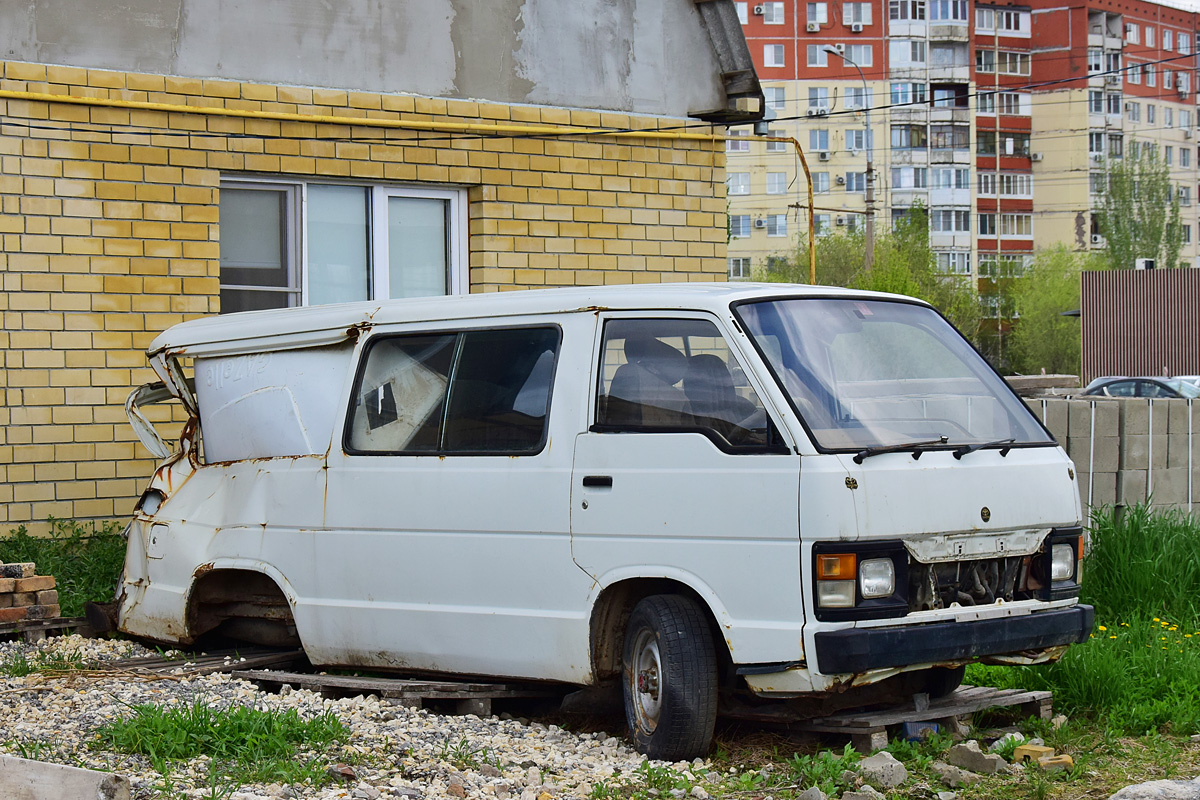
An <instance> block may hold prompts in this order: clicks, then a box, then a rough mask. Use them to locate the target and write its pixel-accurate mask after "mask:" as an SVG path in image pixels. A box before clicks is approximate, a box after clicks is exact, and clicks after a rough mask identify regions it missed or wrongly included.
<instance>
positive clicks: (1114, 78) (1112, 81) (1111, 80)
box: [1104, 75, 1121, 86]
mask: <svg viewBox="0 0 1200 800" xmlns="http://www.w3.org/2000/svg"><path fill="white" fill-rule="evenodd" d="M1104 82H1105V83H1107V84H1108V85H1110V86H1115V85H1117V84H1118V83H1120V82H1121V76H1120V75H1105V76H1104Z"/></svg>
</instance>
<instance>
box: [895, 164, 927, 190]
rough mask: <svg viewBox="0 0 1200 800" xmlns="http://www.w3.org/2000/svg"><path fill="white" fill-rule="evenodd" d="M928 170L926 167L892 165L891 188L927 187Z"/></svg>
mask: <svg viewBox="0 0 1200 800" xmlns="http://www.w3.org/2000/svg"><path fill="white" fill-rule="evenodd" d="M928 176H929V170H928V168H926V167H892V188H893V189H925V188H928Z"/></svg>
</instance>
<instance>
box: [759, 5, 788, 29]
mask: <svg viewBox="0 0 1200 800" xmlns="http://www.w3.org/2000/svg"><path fill="white" fill-rule="evenodd" d="M756 5H757V4H756ZM762 10H763V15H762V16H763V24H764V25H782V24H783V23H784V22H786V21H787V20H786V19H784V16H783V3H782V2H767V3H763V4H762Z"/></svg>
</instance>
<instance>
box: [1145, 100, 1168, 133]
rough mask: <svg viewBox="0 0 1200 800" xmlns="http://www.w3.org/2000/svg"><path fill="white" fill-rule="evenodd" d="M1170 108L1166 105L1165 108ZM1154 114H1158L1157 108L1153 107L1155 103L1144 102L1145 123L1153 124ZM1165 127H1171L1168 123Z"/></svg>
mask: <svg viewBox="0 0 1200 800" xmlns="http://www.w3.org/2000/svg"><path fill="white" fill-rule="evenodd" d="M1170 110H1171V109H1170V108H1169V107H1168V108H1167V111H1170ZM1156 116H1158V114H1157V110H1156V108H1155V105H1154V103H1146V124H1147V125H1153V124H1154V118H1155V117H1156ZM1167 127H1168V128H1169V127H1171V126H1170V125H1168V126H1167Z"/></svg>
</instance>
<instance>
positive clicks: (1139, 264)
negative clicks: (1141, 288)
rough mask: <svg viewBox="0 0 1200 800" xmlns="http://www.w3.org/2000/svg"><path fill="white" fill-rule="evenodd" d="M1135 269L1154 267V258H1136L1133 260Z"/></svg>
mask: <svg viewBox="0 0 1200 800" xmlns="http://www.w3.org/2000/svg"><path fill="white" fill-rule="evenodd" d="M1133 268H1134V269H1154V259H1153V258H1135V259H1134V260H1133Z"/></svg>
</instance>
